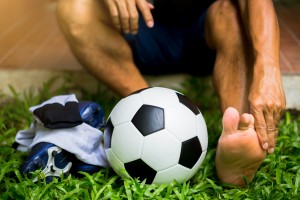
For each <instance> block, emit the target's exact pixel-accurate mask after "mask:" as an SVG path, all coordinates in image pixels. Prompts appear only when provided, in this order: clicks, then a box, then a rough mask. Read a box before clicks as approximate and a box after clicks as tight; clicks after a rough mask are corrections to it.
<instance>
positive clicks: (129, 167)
mask: <svg viewBox="0 0 300 200" xmlns="http://www.w3.org/2000/svg"><path fill="white" fill-rule="evenodd" d="M124 165H125V169H126V171H127V172H128V174H129V175H130V176H131V177H132V178H138V177H139V178H140V180H141V181H143V180H144V179H147V180H146V183H147V184H151V183H152V182H153V180H154V178H155V176H156V173H157V172H156V171H155V170H154V169H152V168H151V167H150V166H149V165H147V164H146V163H145V162H144V161H143V160H142V159H138V160H135V161H132V162H128V163H125V164H124Z"/></svg>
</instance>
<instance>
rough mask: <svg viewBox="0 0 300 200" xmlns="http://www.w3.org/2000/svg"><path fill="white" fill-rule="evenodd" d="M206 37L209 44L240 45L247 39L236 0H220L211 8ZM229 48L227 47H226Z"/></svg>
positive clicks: (214, 46)
mask: <svg viewBox="0 0 300 200" xmlns="http://www.w3.org/2000/svg"><path fill="white" fill-rule="evenodd" d="M205 26H206V38H207V42H208V44H209V46H211V47H212V48H215V49H217V48H218V47H219V45H220V44H224V45H226V43H228V44H230V45H231V46H232V45H234V44H236V45H240V44H241V43H242V42H243V41H245V38H244V36H245V35H246V34H245V30H244V26H243V22H242V18H241V15H240V11H239V8H238V5H237V2H236V1H233V0H219V1H216V2H215V3H214V4H212V6H211V7H210V8H209V10H208V13H207V18H206V24H205ZM225 48H227V47H225Z"/></svg>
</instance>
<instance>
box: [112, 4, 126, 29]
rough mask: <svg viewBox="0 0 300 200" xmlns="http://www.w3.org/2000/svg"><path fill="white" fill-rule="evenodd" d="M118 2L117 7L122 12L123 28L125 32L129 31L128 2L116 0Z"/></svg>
mask: <svg viewBox="0 0 300 200" xmlns="http://www.w3.org/2000/svg"><path fill="white" fill-rule="evenodd" d="M115 1H116V2H117V8H118V11H119V13H120V16H119V18H120V22H121V29H122V30H123V32H124V33H129V13H128V8H127V3H126V1H124V0H115Z"/></svg>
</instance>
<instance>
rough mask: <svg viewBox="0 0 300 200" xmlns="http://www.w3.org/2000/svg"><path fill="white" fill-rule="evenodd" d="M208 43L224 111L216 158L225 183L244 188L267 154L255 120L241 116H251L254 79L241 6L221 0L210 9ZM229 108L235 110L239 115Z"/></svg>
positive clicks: (215, 83)
mask: <svg viewBox="0 0 300 200" xmlns="http://www.w3.org/2000/svg"><path fill="white" fill-rule="evenodd" d="M206 39H207V43H208V45H209V46H210V47H212V48H214V49H215V50H216V52H217V55H216V61H215V67H214V73H213V82H214V86H215V89H216V91H217V94H218V96H219V100H220V107H221V111H222V112H224V115H223V132H222V135H221V137H220V139H219V143H218V148H217V154H216V169H217V173H218V176H219V178H220V180H221V181H223V182H227V183H232V184H237V185H243V184H244V181H243V176H246V177H247V178H248V180H249V181H251V180H252V178H253V175H254V174H255V171H256V170H257V168H258V167H259V166H260V164H261V162H262V161H263V159H264V158H265V152H264V151H263V150H262V149H261V147H260V145H259V141H258V136H257V134H256V132H255V130H254V129H253V127H254V119H253V116H252V115H250V114H243V115H241V114H242V113H245V112H249V102H248V93H249V90H250V86H251V82H252V76H253V56H252V49H251V46H250V45H249V44H250V43H249V41H248V39H247V36H246V34H245V30H244V29H243V24H242V20H241V17H240V15H239V12H238V8H237V5H235V4H234V2H233V1H231V0H219V1H216V2H215V3H214V4H213V5H212V6H211V7H210V8H209V10H208V14H207V18H206ZM228 107H234V108H235V109H236V110H237V111H236V110H235V109H233V108H230V109H227V108H228ZM226 109H227V110H226ZM225 110H226V111H225ZM239 114H240V115H241V117H240V116H239Z"/></svg>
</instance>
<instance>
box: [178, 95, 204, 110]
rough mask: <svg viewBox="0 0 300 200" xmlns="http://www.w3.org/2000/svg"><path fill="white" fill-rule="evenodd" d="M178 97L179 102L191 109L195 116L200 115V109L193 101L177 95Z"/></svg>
mask: <svg viewBox="0 0 300 200" xmlns="http://www.w3.org/2000/svg"><path fill="white" fill-rule="evenodd" d="M176 94H177V97H178V99H179V102H180V103H182V104H183V105H185V106H186V107H187V108H188V109H190V110H191V111H192V112H193V113H195V115H198V114H199V113H200V111H199V109H198V107H197V106H196V105H195V104H194V103H193V102H192V101H191V100H189V99H188V98H187V97H186V96H184V95H182V94H179V93H177V92H176Z"/></svg>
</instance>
